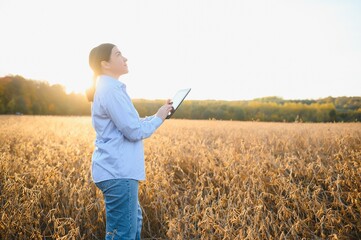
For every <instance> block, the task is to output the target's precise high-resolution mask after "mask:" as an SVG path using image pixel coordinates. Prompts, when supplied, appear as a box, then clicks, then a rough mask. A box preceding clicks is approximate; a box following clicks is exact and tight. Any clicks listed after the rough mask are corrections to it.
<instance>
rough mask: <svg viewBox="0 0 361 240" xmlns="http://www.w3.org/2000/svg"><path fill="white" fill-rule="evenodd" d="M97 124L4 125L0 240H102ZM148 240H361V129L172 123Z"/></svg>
mask: <svg viewBox="0 0 361 240" xmlns="http://www.w3.org/2000/svg"><path fill="white" fill-rule="evenodd" d="M94 137H95V134H94V132H93V129H92V127H91V119H90V118H89V117H40V116H38V117H33V116H0V239H103V237H104V231H105V215H104V205H103V200H102V195H101V192H100V191H99V190H98V189H97V188H96V187H95V185H94V184H93V183H92V181H91V175H90V165H91V154H92V151H93V142H94ZM145 156H146V169H147V180H146V181H145V182H142V183H141V185H140V191H139V196H140V202H141V205H142V207H143V210H144V212H143V217H144V220H143V237H144V238H146V239H361V220H360V219H361V125H360V123H347V124H346V123H343V124H333V123H327V124H308V123H259V122H232V121H195V120H194V121H191V120H167V121H166V123H165V124H164V125H163V126H162V127H161V128H160V129H158V130H157V132H156V133H155V134H154V135H153V136H152V137H151V138H149V139H147V140H145Z"/></svg>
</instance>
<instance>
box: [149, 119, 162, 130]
mask: <svg viewBox="0 0 361 240" xmlns="http://www.w3.org/2000/svg"><path fill="white" fill-rule="evenodd" d="M150 122H151V123H152V124H153V125H154V126H155V128H156V129H157V128H159V127H160V125H162V123H163V120H162V119H161V118H160V117H157V116H154V117H153V118H152V120H150Z"/></svg>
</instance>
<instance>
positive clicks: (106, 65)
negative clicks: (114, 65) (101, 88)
mask: <svg viewBox="0 0 361 240" xmlns="http://www.w3.org/2000/svg"><path fill="white" fill-rule="evenodd" d="M100 65H101V67H102V69H109V63H108V62H107V61H101V63H100Z"/></svg>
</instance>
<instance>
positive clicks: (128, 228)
mask: <svg viewBox="0 0 361 240" xmlns="http://www.w3.org/2000/svg"><path fill="white" fill-rule="evenodd" d="M95 184H96V186H97V187H98V188H99V189H100V190H101V191H102V192H103V196H104V202H105V210H106V236H105V239H106V240H108V239H112V240H113V239H114V240H115V239H121V240H126V239H129V240H134V239H136V240H138V239H139V240H140V233H141V230H142V220H143V217H142V209H141V208H140V205H139V201H138V181H137V180H132V179H111V180H107V181H102V182H98V183H95Z"/></svg>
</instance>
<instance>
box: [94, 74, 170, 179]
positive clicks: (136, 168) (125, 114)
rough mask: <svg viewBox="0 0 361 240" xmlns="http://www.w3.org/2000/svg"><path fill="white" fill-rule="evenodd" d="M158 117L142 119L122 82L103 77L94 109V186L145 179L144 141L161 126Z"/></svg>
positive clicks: (99, 79)
mask: <svg viewBox="0 0 361 240" xmlns="http://www.w3.org/2000/svg"><path fill="white" fill-rule="evenodd" d="M162 122H163V121H162V119H161V118H159V117H157V116H151V117H146V118H140V117H139V114H138V112H137V110H136V109H135V108H134V105H133V103H132V101H131V99H130V97H129V96H128V94H127V92H126V86H125V84H124V83H122V82H120V81H119V80H117V79H115V78H112V77H109V76H105V75H101V76H99V77H98V79H97V86H96V91H95V95H94V101H93V105H92V124H93V127H94V129H95V132H96V140H95V150H94V152H93V156H92V177H93V180H94V182H101V181H105V180H109V179H120V178H128V179H135V180H144V179H145V166H144V148H143V141H142V140H143V139H145V138H147V137H149V136H151V135H152V133H153V132H154V131H155V130H156V129H157V128H158V127H159V126H160V125H161V124H162Z"/></svg>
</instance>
